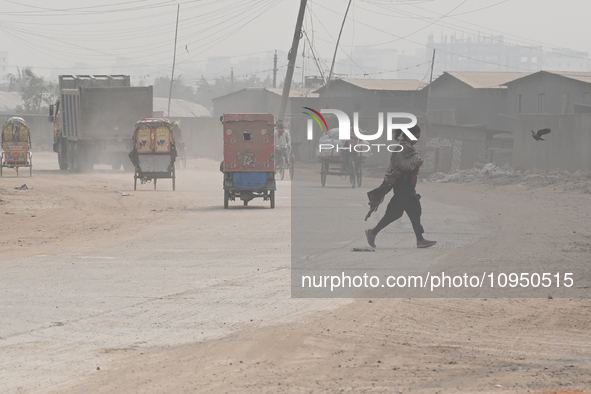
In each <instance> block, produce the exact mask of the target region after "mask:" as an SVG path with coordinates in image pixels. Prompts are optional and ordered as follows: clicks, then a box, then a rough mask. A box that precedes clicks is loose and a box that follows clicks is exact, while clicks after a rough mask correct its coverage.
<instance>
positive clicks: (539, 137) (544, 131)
mask: <svg viewBox="0 0 591 394" xmlns="http://www.w3.org/2000/svg"><path fill="white" fill-rule="evenodd" d="M550 131H551V130H550V129H541V130H538V132H537V133H534V131H533V130H532V131H531V136H532V137H534V140H536V141H546V140H545V139H543V138H542V136H543V135H546V134H550Z"/></svg>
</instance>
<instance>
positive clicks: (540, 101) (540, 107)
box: [538, 93, 544, 114]
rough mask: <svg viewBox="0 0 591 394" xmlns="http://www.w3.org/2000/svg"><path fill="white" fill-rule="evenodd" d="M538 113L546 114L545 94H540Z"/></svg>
mask: <svg viewBox="0 0 591 394" xmlns="http://www.w3.org/2000/svg"><path fill="white" fill-rule="evenodd" d="M538 113H540V114H543V113H544V93H540V94H538Z"/></svg>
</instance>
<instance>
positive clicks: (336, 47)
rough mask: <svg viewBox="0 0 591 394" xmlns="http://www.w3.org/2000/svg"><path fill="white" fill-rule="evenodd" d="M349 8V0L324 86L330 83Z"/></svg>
mask: <svg viewBox="0 0 591 394" xmlns="http://www.w3.org/2000/svg"><path fill="white" fill-rule="evenodd" d="M349 7H351V0H349V4H348V5H347V11H345V16H344V17H343V23H342V24H341V30H340V31H339V37H338V38H337V45H335V47H334V55H333V56H332V64H331V65H330V72H329V73H328V80H327V81H326V85H328V84H329V83H330V79H331V78H332V70H333V69H334V61H335V59H336V58H337V50H338V49H339V42H340V41H341V34H343V27H345V21H346V20H347V14H348V13H349Z"/></svg>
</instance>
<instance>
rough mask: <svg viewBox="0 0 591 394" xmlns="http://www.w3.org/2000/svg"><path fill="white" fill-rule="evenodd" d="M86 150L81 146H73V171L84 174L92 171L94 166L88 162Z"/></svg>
mask: <svg viewBox="0 0 591 394" xmlns="http://www.w3.org/2000/svg"><path fill="white" fill-rule="evenodd" d="M86 153H87V152H86V149H85V148H84V147H83V146H82V145H81V144H75V145H74V171H75V172H78V173H85V172H90V171H92V169H93V167H94V164H93V163H92V161H89V156H88V155H87V154H86Z"/></svg>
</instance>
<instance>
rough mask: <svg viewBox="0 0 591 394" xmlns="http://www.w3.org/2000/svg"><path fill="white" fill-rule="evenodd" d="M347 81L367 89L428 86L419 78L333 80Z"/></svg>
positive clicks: (397, 89) (410, 88)
mask: <svg viewBox="0 0 591 394" xmlns="http://www.w3.org/2000/svg"><path fill="white" fill-rule="evenodd" d="M339 82H345V83H348V84H351V85H354V86H357V87H359V88H361V89H365V90H389V91H401V90H420V89H422V88H424V87H425V86H427V84H426V83H424V82H422V81H419V80H418V79H364V78H342V79H337V80H334V81H331V82H330V83H331V84H335V83H339ZM324 89H326V86H323V87H321V88H320V89H318V90H316V92H320V91H322V90H324Z"/></svg>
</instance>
